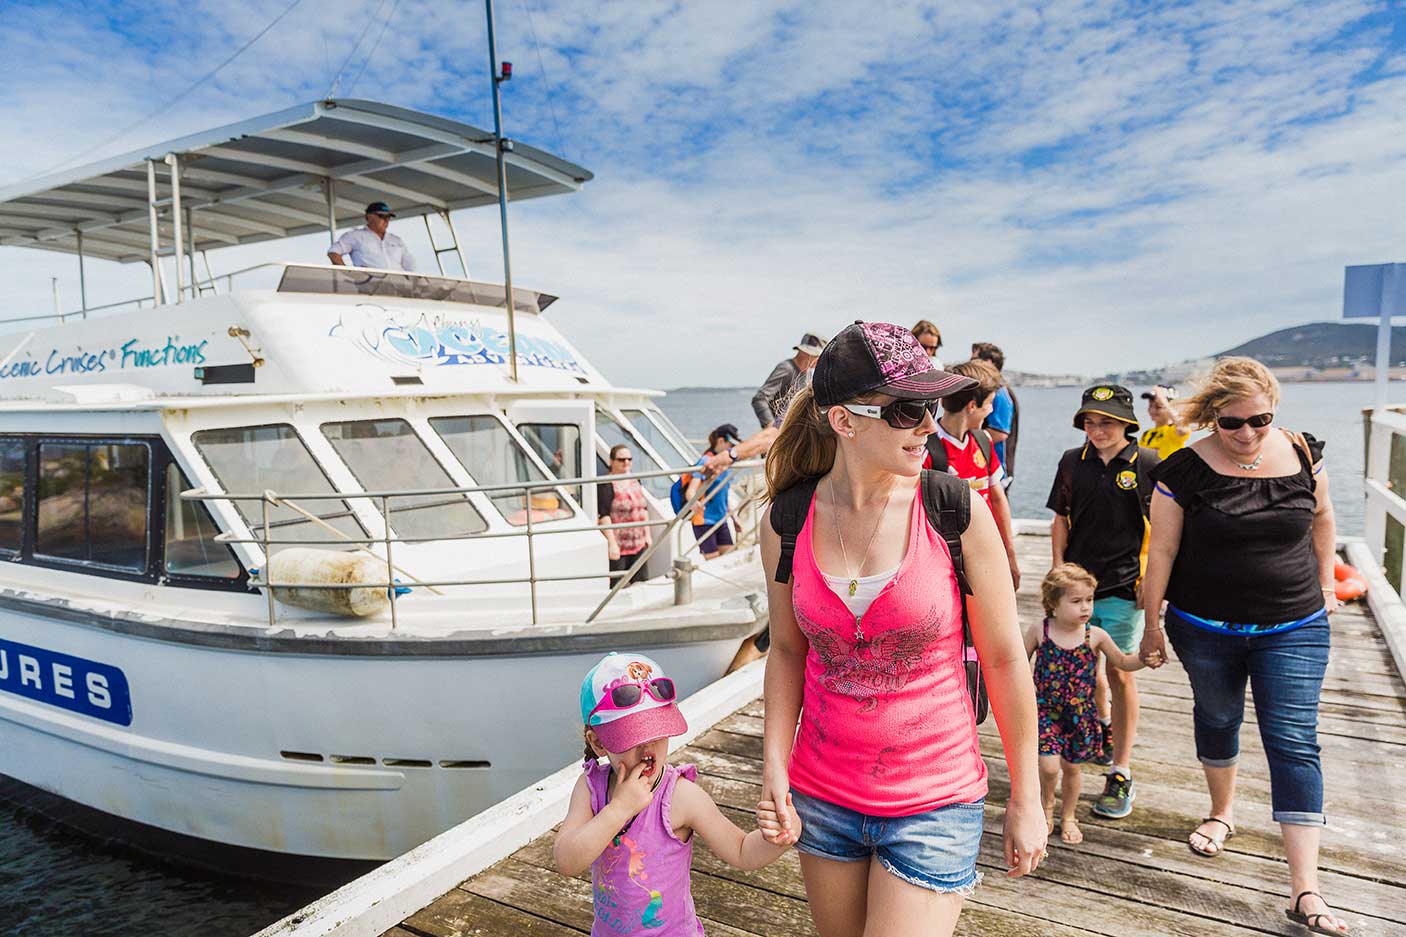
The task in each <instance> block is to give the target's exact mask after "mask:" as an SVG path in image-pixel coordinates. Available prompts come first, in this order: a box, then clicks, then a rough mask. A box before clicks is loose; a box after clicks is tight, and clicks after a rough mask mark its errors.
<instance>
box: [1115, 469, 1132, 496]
mask: <svg viewBox="0 0 1406 937" xmlns="http://www.w3.org/2000/svg"><path fill="white" fill-rule="evenodd" d="M1118 487H1119V488H1122V489H1123V490H1124V491H1131V490H1132V489H1134V488H1136V487H1137V472H1134V471H1133V470H1132V469H1124V470H1123V471H1121V472H1119V473H1118Z"/></svg>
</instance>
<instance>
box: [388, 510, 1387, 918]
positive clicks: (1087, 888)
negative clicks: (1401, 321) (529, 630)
mask: <svg viewBox="0 0 1406 937" xmlns="http://www.w3.org/2000/svg"><path fill="white" fill-rule="evenodd" d="M1019 544H1020V556H1021V566H1022V569H1023V575H1024V583H1023V585H1022V588H1021V591H1020V608H1021V615H1022V621H1029V620H1031V619H1032V618H1035V617H1037V616H1038V615H1039V614H1040V611H1039V600H1038V597H1037V589H1038V584H1039V579H1040V577H1041V576H1042V575H1043V573H1044V571H1045V569H1047V568H1048V566H1049V553H1048V550H1049V541H1048V539H1045V538H1041V537H1036V536H1022V537H1020V538H1019ZM1333 631H1334V635H1333V653H1332V658H1331V661H1330V663H1329V666H1328V674H1327V679H1326V681H1325V684H1324V688H1323V697H1322V708H1321V719H1320V726H1319V743H1320V745H1321V746H1322V749H1323V769H1324V786H1325V788H1326V803H1325V812H1326V813H1327V814H1328V817H1329V826H1328V828H1327V829H1326V830H1325V832H1324V836H1323V848H1322V856H1321V867H1322V870H1323V871H1322V887H1323V893H1324V894H1325V895H1326V896H1327V898H1328V900H1329V901H1330V902H1331V903H1332V905H1333V907H1334V909H1335V910H1337V911H1338V912H1339V913H1340V914H1341V915H1342V916H1343V917H1344V918H1345V919H1346V920H1347V921H1349V922H1350V924H1351V925H1352V928H1353V933H1354V934H1357V935H1380V937H1406V684H1404V683H1403V681H1402V677H1401V674H1400V673H1399V672H1398V671H1397V667H1396V664H1395V662H1394V660H1393V657H1392V655H1391V653H1390V652H1389V650H1388V647H1387V644H1386V642H1385V641H1384V640H1383V636H1382V634H1381V633H1380V631H1379V629H1378V628H1377V625H1376V622H1375V621H1374V619H1373V617H1372V616H1371V614H1370V613H1369V612H1368V611H1367V609H1366V608H1365V606H1362V605H1354V606H1350V607H1348V608H1346V609H1345V610H1344V611H1342V612H1341V613H1339V614H1337V615H1335V616H1334V621H1333ZM1139 685H1140V690H1141V695H1142V719H1141V725H1140V729H1139V737H1138V741H1137V746H1136V750H1135V757H1134V760H1133V773H1134V776H1135V779H1136V782H1137V801H1136V805H1135V807H1134V810H1133V813H1132V815H1131V816H1130V817H1128V818H1126V819H1124V820H1101V819H1099V818H1097V817H1094V816H1093V815H1092V814H1090V813H1089V811H1088V807H1087V804H1086V805H1085V806H1083V807H1081V809H1080V819H1081V824H1082V826H1083V829H1084V836H1085V839H1084V842H1083V843H1082V844H1080V845H1078V846H1065V845H1063V844H1061V843H1060V842H1059V839H1058V836H1057V835H1056V836H1054V837H1052V838H1051V843H1050V856H1049V859H1048V860H1047V861H1046V863H1045V864H1044V865H1043V866H1041V868H1040V870H1039V871H1038V872H1037V873H1036V874H1035V875H1034V876H1031V877H1027V878H1024V879H1014V880H1012V879H1007V878H1006V877H1005V875H1004V862H1003V860H1002V855H1001V818H1002V812H1003V804H1004V802H1005V799H1006V794H1007V791H1008V784H1009V782H1008V777H1007V774H1006V772H1005V765H1004V762H1003V761H1002V759H1001V748H1000V740H999V738H998V736H997V734H996V729H995V725H994V720H988V722H987V724H986V725H984V726H982V727H981V745H982V750H983V752H984V753H985V754H986V757H987V763H988V765H989V766H990V773H991V793H990V795H989V797H988V802H987V807H986V835H985V838H984V840H983V843H982V850H981V859H980V867H981V870H982V872H983V873H984V876H985V878H984V881H983V882H982V884H981V885H980V886H979V887H978V888H977V891H976V896H975V897H974V898H973V899H971V900H970V901H968V902H967V904H966V908H965V910H964V911H963V913H962V918H961V922H960V925H959V927H958V931H957V932H958V933H959V934H982V935H1002V937H1005V935H1022V937H1076V935H1087V934H1105V935H1119V937H1160V935H1166V934H1180V935H1189V937H1213V935H1214V937H1237V935H1247V937H1248V935H1251V934H1256V935H1260V934H1285V935H1302V934H1306V933H1307V931H1306V930H1305V929H1304V928H1302V927H1299V926H1298V925H1295V924H1292V923H1290V922H1289V921H1288V920H1286V919H1285V917H1284V913H1283V909H1284V907H1285V906H1286V904H1287V889H1288V875H1287V870H1286V866H1285V864H1284V856H1283V851H1282V848H1281V846H1280V842H1279V831H1278V825H1277V824H1275V823H1273V822H1272V821H1271V819H1270V804H1269V772H1268V768H1267V767H1266V765H1265V761H1264V753H1263V748H1262V747H1261V745H1260V741H1259V736H1258V733H1257V732H1256V731H1255V722H1254V715H1253V708H1252V707H1251V708H1247V714H1246V723H1247V725H1246V726H1245V729H1244V731H1243V732H1242V734H1241V751H1242V758H1241V761H1240V774H1239V795H1238V798H1237V803H1236V809H1237V816H1236V820H1237V826H1238V830H1239V833H1238V835H1237V836H1236V837H1235V838H1234V839H1232V840H1230V841H1229V842H1228V843H1227V845H1226V849H1225V852H1224V853H1223V854H1222V855H1221V856H1219V857H1217V858H1215V859H1204V858H1201V857H1199V856H1196V855H1193V854H1192V853H1191V851H1190V850H1189V849H1188V848H1187V846H1186V836H1187V834H1188V833H1189V832H1190V831H1191V830H1192V829H1194V828H1195V826H1196V825H1197V823H1198V822H1199V821H1200V818H1201V817H1202V816H1204V815H1205V813H1206V812H1207V806H1208V799H1207V794H1206V788H1205V783H1204V779H1203V776H1202V773H1201V769H1200V767H1199V765H1198V763H1197V761H1196V757H1195V746H1194V743H1193V738H1192V724H1191V691H1190V688H1189V687H1188V685H1187V683H1186V678H1185V675H1184V674H1183V673H1182V670H1181V668H1180V666H1179V665H1177V664H1176V663H1175V662H1173V663H1172V664H1171V665H1170V666H1167V667H1164V668H1162V669H1161V670H1157V671H1146V670H1145V671H1142V672H1141V673H1140V674H1139ZM761 717H762V703H761V701H760V700H754V701H752V702H750V703H748V704H747V705H745V706H743V707H741V708H740V709H738V710H737V711H736V712H734V713H733V714H732V715H730V716H728V717H727V718H725V719H723V720H722V721H721V722H718V723H717V724H716V725H714V726H713V727H712V728H711V729H709V730H708V731H707V732H705V733H703V734H702V735H700V736H699V737H698V738H696V739H695V740H694V741H693V742H692V743H691V744H689V745H688V746H687V747H686V748H685V749H683V750H682V751H680V752H678V753H676V754H675V755H674V756H673V760H674V761H675V762H676V763H680V762H692V763H693V764H696V765H697V766H698V769H699V783H700V784H702V785H703V787H704V788H706V789H707V790H708V792H709V793H711V794H712V795H713V797H714V798H715V799H716V800H717V802H718V803H719V804H720V805H721V806H722V807H723V810H724V812H726V813H728V814H729V815H730V816H731V817H732V818H733V819H734V820H735V821H736V822H737V823H738V824H739V825H741V826H742V827H743V829H750V828H752V826H753V825H754V822H753V819H752V807H753V805H754V804H755V803H756V801H757V799H758V795H759V793H760V790H761V788H760V781H761V760H760V759H761V753H762V718H761ZM1101 790H1102V777H1101V774H1100V773H1099V769H1097V768H1095V767H1093V766H1090V767H1089V769H1087V771H1086V775H1085V780H1084V800H1085V801H1086V802H1087V801H1091V800H1092V799H1093V798H1094V797H1095V796H1097V794H1098V793H1099V792H1100V791H1101ZM694 856H695V859H694V877H693V894H694V899H695V902H696V904H697V908H698V913H699V915H700V916H701V917H702V918H703V919H704V924H705V926H706V927H707V931H708V933H709V934H710V935H715V937H744V935H766V937H775V935H790V934H814V933H815V928H814V925H813V924H812V923H811V919H810V913H809V911H808V909H807V907H806V901H805V889H804V886H803V885H802V883H801V875H800V865H799V862H798V860H797V855H796V853H795V852H794V851H791V852H790V853H788V854H787V855H786V856H784V857H783V858H782V859H781V860H779V861H778V862H776V863H774V864H773V865H771V866H769V867H767V868H765V869H761V870H759V871H755V872H741V871H738V870H736V869H733V868H731V867H730V866H728V865H726V864H724V863H723V862H721V861H720V860H718V859H717V858H716V857H715V856H713V855H712V854H711V853H710V852H709V851H708V849H707V847H706V846H704V845H703V844H702V843H700V844H699V845H698V848H697V849H696V850H695V853H694ZM591 918H592V910H591V888H590V873H589V872H587V873H586V874H584V875H582V876H579V877H577V878H567V877H565V876H562V875H559V874H558V873H557V872H556V870H555V869H554V868H553V864H552V837H551V835H546V836H541V837H539V838H537V839H536V840H534V841H532V842H531V843H529V844H528V845H527V846H525V847H524V848H522V849H520V850H518V851H517V852H516V853H514V854H513V855H511V856H509V857H508V858H506V859H503V860H502V861H500V862H498V863H496V864H494V865H493V866H491V867H490V868H487V869H485V870H484V871H482V872H480V873H478V874H476V875H474V876H472V877H471V878H469V879H467V880H466V881H464V882H462V883H461V884H459V885H458V886H457V887H455V888H452V889H450V890H449V891H448V892H447V893H446V894H444V895H443V896H441V897H439V898H438V899H436V900H435V901H433V902H432V903H430V904H428V905H427V906H426V907H424V908H422V909H421V910H419V911H417V912H416V913H414V914H412V915H410V916H409V917H407V918H406V919H405V920H404V921H403V922H402V923H401V924H400V925H398V926H396V927H393V928H391V929H390V930H387V931H385V932H384V935H385V937H461V935H462V937H468V935H524V937H568V935H576V934H581V933H588V932H589V931H590V928H591Z"/></svg>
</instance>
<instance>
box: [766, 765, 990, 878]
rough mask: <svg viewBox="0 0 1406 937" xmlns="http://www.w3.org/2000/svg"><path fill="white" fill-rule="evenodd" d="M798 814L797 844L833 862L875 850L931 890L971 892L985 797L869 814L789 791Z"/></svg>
mask: <svg viewBox="0 0 1406 937" xmlns="http://www.w3.org/2000/svg"><path fill="white" fill-rule="evenodd" d="M791 799H792V801H793V803H794V805H795V808H796V813H797V814H799V815H800V818H801V839H800V842H798V843H797V844H796V848H797V849H799V850H800V851H801V852H803V853H806V854H807V855H812V856H819V857H820V858H822V859H834V860H835V861H837V862H859V861H861V860H863V859H867V858H869V857H870V856H877V857H878V859H879V863H880V864H881V865H883V867H884V868H885V869H887V870H888V871H890V872H892V873H893V874H894V875H895V876H897V877H898V878H901V879H902V880H903V881H905V882H907V883H909V884H910V885H917V886H918V887H919V888H926V889H928V890H929V891H935V892H943V893H946V892H955V893H957V894H960V895H963V896H970V895H971V893H972V890H973V889H974V888H976V885H977V882H979V881H980V880H981V875H980V873H978V872H977V871H976V856H977V853H978V852H979V851H980V849H981V830H982V825H983V820H984V817H983V810H982V805H983V804H984V802H985V801H984V800H978V801H977V802H975V803H971V804H948V805H947V806H946V807H938V808H937V809H936V810H929V811H927V812H926V813H918V814H914V815H913V816H911V817H873V816H869V815H868V814H864V813H859V812H858V811H855V810H851V809H849V808H848V807H841V806H839V805H838V804H832V803H830V802H829V801H825V800H821V799H820V798H818V797H808V796H807V795H805V794H802V793H800V792H799V791H792V792H791Z"/></svg>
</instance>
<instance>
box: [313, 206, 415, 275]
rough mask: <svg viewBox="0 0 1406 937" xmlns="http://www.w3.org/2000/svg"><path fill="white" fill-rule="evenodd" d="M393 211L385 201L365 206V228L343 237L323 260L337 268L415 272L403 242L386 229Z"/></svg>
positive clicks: (334, 244)
mask: <svg viewBox="0 0 1406 937" xmlns="http://www.w3.org/2000/svg"><path fill="white" fill-rule="evenodd" d="M394 217H395V212H393V211H391V208H390V206H389V205H387V204H386V203H385V202H372V203H371V204H370V205H367V206H366V225H365V226H364V227H361V228H355V229H353V230H351V231H348V232H347V233H346V234H343V235H342V236H341V237H339V238H337V240H336V241H335V242H334V243H333V244H332V248H331V250H329V251H328V252H327V257H328V259H329V260H331V261H332V262H333V263H334V264H336V265H337V266H339V267H345V266H348V265H350V266H353V267H374V268H376V269H378V270H404V271H406V272H407V273H413V272H414V271H415V259H414V258H413V257H411V256H410V251H409V249H407V248H406V246H405V242H404V241H402V240H401V239H400V238H399V237H397V236H395V235H394V234H391V233H390V231H388V230H387V229H388V228H389V227H390V224H391V219H392V218H394Z"/></svg>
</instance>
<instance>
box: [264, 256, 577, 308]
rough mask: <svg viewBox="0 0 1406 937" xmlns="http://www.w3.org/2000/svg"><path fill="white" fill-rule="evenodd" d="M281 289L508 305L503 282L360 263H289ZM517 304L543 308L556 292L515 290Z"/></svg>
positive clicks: (280, 281)
mask: <svg viewBox="0 0 1406 937" xmlns="http://www.w3.org/2000/svg"><path fill="white" fill-rule="evenodd" d="M278 291H279V292H280V293H335V294H339V295H347V296H379V297H382V298H399V299H431V300H437V301H440V302H448V303H470V304H472V305H475V306H506V305H507V303H506V302H505V301H504V299H503V297H504V296H505V295H507V294H506V293H505V292H504V290H503V287H502V285H501V284H496V283H472V282H470V281H468V280H455V279H450V278H448V277H431V276H424V275H423V274H418V273H382V272H380V271H378V270H362V269H360V268H357V267H300V266H296V265H292V264H290V265H289V266H287V267H285V268H284V270H283V277H282V279H280V280H279V282H278ZM513 299H514V300H515V302H514V306H516V307H517V308H518V309H521V310H525V311H528V312H541V311H542V310H543V309H546V308H547V307H548V306H549V305H551V304H552V301H553V300H555V299H556V297H555V296H548V295H546V294H543V293H535V292H533V291H531V290H518V289H515V290H513Z"/></svg>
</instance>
